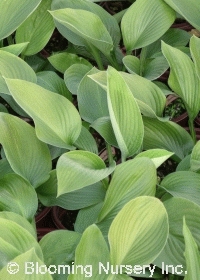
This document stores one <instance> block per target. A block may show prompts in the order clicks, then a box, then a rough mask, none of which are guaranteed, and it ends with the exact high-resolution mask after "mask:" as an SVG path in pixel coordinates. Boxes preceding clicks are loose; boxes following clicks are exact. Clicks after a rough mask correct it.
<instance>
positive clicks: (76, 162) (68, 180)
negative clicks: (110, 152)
mask: <svg viewBox="0 0 200 280" xmlns="http://www.w3.org/2000/svg"><path fill="white" fill-rule="evenodd" d="M114 169H115V164H113V165H112V166H110V167H108V168H106V165H105V163H104V161H103V160H102V159H101V158H100V157H99V156H97V155H95V154H93V153H91V152H87V151H71V152H68V153H65V154H63V155H62V156H61V157H60V158H59V160H58V163H57V168H56V170H57V176H58V196H60V195H62V194H64V193H69V192H72V191H75V190H78V189H81V188H83V187H86V186H89V185H91V184H94V183H97V182H99V181H101V180H103V179H104V178H106V177H107V176H108V175H110V174H111V173H112V172H113V171H114Z"/></svg>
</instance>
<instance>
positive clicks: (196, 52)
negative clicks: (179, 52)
mask: <svg viewBox="0 0 200 280" xmlns="http://www.w3.org/2000/svg"><path fill="white" fill-rule="evenodd" d="M190 52H191V55H192V59H193V61H194V65H195V69H196V73H197V75H198V77H199V79H200V65H199V61H200V38H198V37H196V36H192V38H191V39H190Z"/></svg>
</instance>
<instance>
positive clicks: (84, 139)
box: [74, 126, 98, 154]
mask: <svg viewBox="0 0 200 280" xmlns="http://www.w3.org/2000/svg"><path fill="white" fill-rule="evenodd" d="M74 146H75V147H77V148H78V149H79V150H85V151H89V152H91V153H94V154H98V147H97V143H96V141H95V139H94V137H93V136H92V134H91V133H90V132H89V130H88V129H87V128H85V127H84V126H82V128H81V133H80V135H79V137H78V139H77V140H76V142H74Z"/></svg>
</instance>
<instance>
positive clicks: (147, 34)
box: [121, 0, 175, 52]
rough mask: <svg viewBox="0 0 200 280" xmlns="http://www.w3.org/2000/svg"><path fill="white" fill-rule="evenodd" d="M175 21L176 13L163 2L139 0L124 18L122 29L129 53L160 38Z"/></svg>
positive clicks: (158, 0)
mask: <svg viewBox="0 0 200 280" xmlns="http://www.w3.org/2000/svg"><path fill="white" fill-rule="evenodd" d="M174 20H175V12H174V11H173V10H172V9H171V8H170V7H169V6H168V5H166V4H165V3H164V2H163V1H162V0H151V1H148V0H137V1H136V2H135V3H133V4H132V5H131V6H130V8H129V9H128V10H127V12H126V13H125V15H124V16H123V18H122V22H121V29H122V36H123V40H124V44H125V47H126V50H127V52H131V51H132V50H134V49H139V48H141V47H144V46H147V45H149V44H151V43H152V42H154V41H156V40H157V39H158V38H160V37H161V36H162V35H163V34H164V33H165V32H166V31H167V30H168V28H169V27H170V26H171V25H172V23H173V22H174Z"/></svg>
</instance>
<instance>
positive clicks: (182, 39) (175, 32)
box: [140, 28, 191, 62]
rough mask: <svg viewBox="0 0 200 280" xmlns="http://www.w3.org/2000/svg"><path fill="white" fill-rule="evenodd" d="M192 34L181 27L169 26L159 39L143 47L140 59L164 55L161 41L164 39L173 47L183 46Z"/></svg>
mask: <svg viewBox="0 0 200 280" xmlns="http://www.w3.org/2000/svg"><path fill="white" fill-rule="evenodd" d="M190 37H191V35H190V34H189V33H188V32H187V31H185V30H182V29H179V28H169V29H168V30H167V32H165V34H164V35H163V36H162V37H160V38H159V39H158V40H157V41H155V42H153V43H152V44H150V45H148V46H146V47H144V48H142V50H141V54H140V59H142V60H144V62H145V60H146V59H148V58H155V57H157V56H159V57H160V56H162V53H161V43H162V41H163V42H165V43H166V44H168V45H170V46H172V47H177V48H178V47H183V46H186V45H187V44H188V43H189V40H190Z"/></svg>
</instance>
